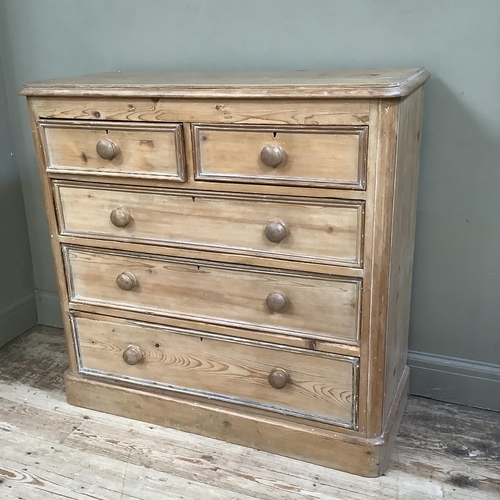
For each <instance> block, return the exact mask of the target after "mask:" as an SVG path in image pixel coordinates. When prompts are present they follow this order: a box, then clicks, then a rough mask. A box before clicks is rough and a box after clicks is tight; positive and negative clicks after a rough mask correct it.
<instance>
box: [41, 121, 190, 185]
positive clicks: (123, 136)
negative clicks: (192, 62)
mask: <svg viewBox="0 0 500 500" xmlns="http://www.w3.org/2000/svg"><path fill="white" fill-rule="evenodd" d="M40 130H41V133H42V140H43V142H44V152H45V162H46V166H47V170H48V171H49V172H57V173H73V174H80V175H82V174H89V175H107V176H118V177H124V178H126V177H134V178H145V179H148V178H149V179H167V180H173V181H181V182H182V181H185V180H186V162H185V154H184V144H183V138H182V125H181V124H178V123H172V124H161V125H160V124H158V125H156V124H148V123H123V122H65V121H60V120H41V121H40Z"/></svg>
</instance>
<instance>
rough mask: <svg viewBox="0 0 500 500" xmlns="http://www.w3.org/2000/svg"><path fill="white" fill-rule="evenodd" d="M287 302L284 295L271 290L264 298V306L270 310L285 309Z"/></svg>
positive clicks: (278, 310) (277, 311) (279, 310)
mask: <svg viewBox="0 0 500 500" xmlns="http://www.w3.org/2000/svg"><path fill="white" fill-rule="evenodd" d="M287 304H288V299H287V298H286V295H283V294H282V293H278V292H271V293H270V294H269V295H268V296H267V298H266V306H267V308H268V309H269V310H270V311H271V312H276V313H279V312H281V311H283V309H285V307H286V306H287Z"/></svg>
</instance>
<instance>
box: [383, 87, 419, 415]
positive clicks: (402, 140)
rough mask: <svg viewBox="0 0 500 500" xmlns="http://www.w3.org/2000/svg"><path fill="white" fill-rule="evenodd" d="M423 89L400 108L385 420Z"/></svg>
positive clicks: (402, 331) (407, 259)
mask: <svg viewBox="0 0 500 500" xmlns="http://www.w3.org/2000/svg"><path fill="white" fill-rule="evenodd" d="M423 90H424V89H423V87H421V88H420V89H418V90H417V91H416V92H414V93H413V94H412V95H411V96H409V97H408V98H406V99H405V100H404V101H403V102H402V103H401V105H400V106H399V120H398V122H399V129H398V144H397V152H396V162H397V169H396V174H395V177H396V178H395V181H394V193H395V194H394V208H393V219H392V236H391V260H390V271H389V276H390V278H389V298H388V313H387V314H388V320H387V321H388V323H387V337H386V346H385V351H386V355H385V356H386V359H385V381H386V382H385V396H384V419H387V416H388V413H389V410H390V407H391V405H392V402H393V399H394V398H395V396H396V388H397V386H398V381H399V380H400V379H401V377H402V376H403V372H404V369H405V367H406V360H407V351H408V331H409V325H410V298H411V282H412V280H411V278H412V269H413V247H414V244H415V224H416V218H417V188H418V167H419V163H420V137H421V131H422V113H423V97H424V92H423Z"/></svg>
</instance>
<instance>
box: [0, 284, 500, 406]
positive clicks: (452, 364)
mask: <svg viewBox="0 0 500 500" xmlns="http://www.w3.org/2000/svg"><path fill="white" fill-rule="evenodd" d="M35 293H36V299H37V300H36V303H37V310H38V323H39V324H41V325H47V326H56V327H62V317H61V307H60V305H59V296H58V294H57V293H54V292H44V291H40V290H38V291H36V292H35ZM0 317H1V315H0ZM408 364H409V365H410V368H411V375H410V393H411V394H414V395H416V396H425V397H429V398H433V399H437V400H440V401H449V402H453V403H460V404H464V405H468V406H477V407H479V408H488V409H491V410H498V411H500V365H494V364H489V363H481V362H478V361H470V360H467V359H460V358H452V357H448V356H438V355H436V354H430V353H424V352H416V351H410V352H409V353H408Z"/></svg>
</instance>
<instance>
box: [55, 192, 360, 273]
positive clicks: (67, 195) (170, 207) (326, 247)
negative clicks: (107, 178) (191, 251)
mask: <svg viewBox="0 0 500 500" xmlns="http://www.w3.org/2000/svg"><path fill="white" fill-rule="evenodd" d="M56 200H57V201H58V205H59V210H58V212H59V214H60V221H59V222H60V228H61V233H62V234H69V235H76V236H92V237H96V236H97V237H102V238H112V239H118V240H125V241H132V242H133V241H137V242H142V243H150V244H151V243H152V244H169V245H173V246H183V247H186V246H192V247H196V248H201V249H208V250H214V251H223V252H230V253H244V254H248V255H256V256H262V257H272V258H280V259H288V260H305V261H312V262H322V263H327V264H337V265H344V266H353V267H360V266H361V255H362V248H361V244H362V222H363V205H362V204H361V203H358V202H345V203H344V202H331V201H325V200H310V199H308V200H290V201H287V202H281V201H279V202H278V201H270V197H257V196H247V197H231V196H224V197H222V196H217V195H211V194H208V193H207V194H203V195H198V194H196V195H194V196H193V195H192V194H189V193H188V194H183V193H178V192H177V193H168V194H167V193H165V192H164V191H163V192H159V191H149V192H139V191H136V190H129V191H127V190H113V189H99V188H96V187H85V186H84V187H82V186H79V187H78V186H75V185H64V184H62V185H58V184H56ZM117 226H118V227H117Z"/></svg>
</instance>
